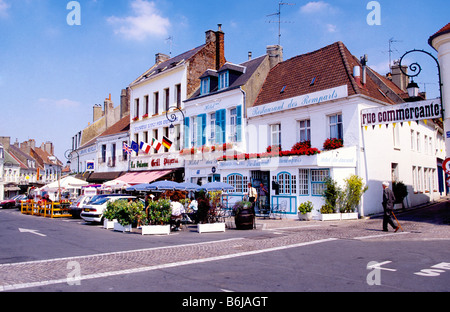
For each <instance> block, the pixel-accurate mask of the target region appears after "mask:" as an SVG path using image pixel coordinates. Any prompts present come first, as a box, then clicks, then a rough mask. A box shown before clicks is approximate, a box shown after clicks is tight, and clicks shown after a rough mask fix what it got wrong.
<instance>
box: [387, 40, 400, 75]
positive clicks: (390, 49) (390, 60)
mask: <svg viewBox="0 0 450 312" xmlns="http://www.w3.org/2000/svg"><path fill="white" fill-rule="evenodd" d="M395 42H402V41H400V40H394V38H393V37H392V38H391V39H389V51H388V53H389V71H391V66H392V53H393V52H398V50H397V49H395V50H392V46H393V45H394V43H395Z"/></svg>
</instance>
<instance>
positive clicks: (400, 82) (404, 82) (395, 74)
mask: <svg viewBox="0 0 450 312" xmlns="http://www.w3.org/2000/svg"><path fill="white" fill-rule="evenodd" d="M402 69H403V71H404V72H405V73H408V67H407V66H405V65H403V67H402ZM391 75H392V82H393V83H395V84H396V85H397V87H399V88H400V89H401V90H403V91H404V92H406V87H407V86H408V83H409V78H408V76H406V75H405V74H403V73H402V71H401V70H400V64H399V61H395V62H394V65H392V66H391Z"/></svg>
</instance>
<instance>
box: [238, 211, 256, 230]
mask: <svg viewBox="0 0 450 312" xmlns="http://www.w3.org/2000/svg"><path fill="white" fill-rule="evenodd" d="M254 221H255V215H254V213H253V210H252V209H241V210H240V211H239V212H238V213H237V214H236V216H235V217H234V223H235V224H236V229H238V230H253V227H254Z"/></svg>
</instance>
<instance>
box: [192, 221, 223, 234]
mask: <svg viewBox="0 0 450 312" xmlns="http://www.w3.org/2000/svg"><path fill="white" fill-rule="evenodd" d="M197 232H198V233H212V232H225V223H222V222H219V223H205V224H197Z"/></svg>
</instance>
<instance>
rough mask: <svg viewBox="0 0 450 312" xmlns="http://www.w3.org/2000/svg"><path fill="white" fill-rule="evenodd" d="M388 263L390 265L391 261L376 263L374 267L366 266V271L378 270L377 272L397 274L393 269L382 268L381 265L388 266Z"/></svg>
mask: <svg viewBox="0 0 450 312" xmlns="http://www.w3.org/2000/svg"><path fill="white" fill-rule="evenodd" d="M389 263H392V261H385V262H382V263H377V264H375V265H371V266H368V267H367V269H368V270H373V269H378V270H385V271H390V272H397V270H394V269H388V268H382V266H383V265H385V264H389Z"/></svg>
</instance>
